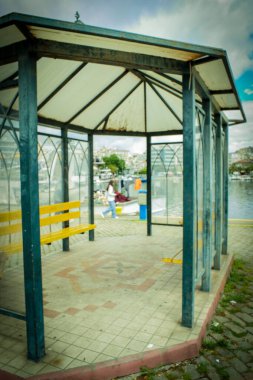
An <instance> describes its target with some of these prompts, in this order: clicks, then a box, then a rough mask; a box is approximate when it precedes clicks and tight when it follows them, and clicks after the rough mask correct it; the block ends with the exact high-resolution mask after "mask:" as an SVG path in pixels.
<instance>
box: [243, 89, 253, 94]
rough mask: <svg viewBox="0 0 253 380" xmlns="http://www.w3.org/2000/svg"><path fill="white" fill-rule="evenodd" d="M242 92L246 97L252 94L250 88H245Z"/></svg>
mask: <svg viewBox="0 0 253 380" xmlns="http://www.w3.org/2000/svg"><path fill="white" fill-rule="evenodd" d="M244 92H245V94H247V95H252V94H253V90H251V89H250V88H245V90H244Z"/></svg>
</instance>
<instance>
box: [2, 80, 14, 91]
mask: <svg viewBox="0 0 253 380" xmlns="http://www.w3.org/2000/svg"><path fill="white" fill-rule="evenodd" d="M17 87H18V80H17V79H13V80H5V81H3V82H1V83H0V90H8V89H10V88H17Z"/></svg>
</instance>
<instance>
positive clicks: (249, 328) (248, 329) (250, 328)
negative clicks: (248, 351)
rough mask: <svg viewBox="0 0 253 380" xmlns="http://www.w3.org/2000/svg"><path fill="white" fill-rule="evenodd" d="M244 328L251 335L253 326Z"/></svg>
mask: <svg viewBox="0 0 253 380" xmlns="http://www.w3.org/2000/svg"><path fill="white" fill-rule="evenodd" d="M246 330H247V331H248V332H249V333H250V334H252V335H253V327H248V326H247V327H246Z"/></svg>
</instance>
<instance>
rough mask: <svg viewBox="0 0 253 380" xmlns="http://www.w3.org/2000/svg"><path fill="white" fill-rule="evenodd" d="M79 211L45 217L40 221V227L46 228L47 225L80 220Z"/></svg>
mask: <svg viewBox="0 0 253 380" xmlns="http://www.w3.org/2000/svg"><path fill="white" fill-rule="evenodd" d="M80 215H81V214H80V211H73V212H64V213H62V214H58V215H52V216H47V217H45V218H41V219H40V226H41V227H42V226H48V225H49V224H55V223H60V222H65V221H66V220H70V219H78V218H80Z"/></svg>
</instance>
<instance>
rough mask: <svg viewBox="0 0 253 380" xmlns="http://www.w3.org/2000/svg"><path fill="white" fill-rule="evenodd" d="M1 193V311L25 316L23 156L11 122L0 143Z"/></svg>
mask: <svg viewBox="0 0 253 380" xmlns="http://www.w3.org/2000/svg"><path fill="white" fill-rule="evenodd" d="M2 122H3V120H2V119H0V125H1V124H2ZM0 193H1V197H0V289H1V290H0V308H5V309H7V310H12V311H14V312H18V313H23V314H24V313H25V301H24V279H23V272H24V271H23V254H22V234H21V231H22V220H21V191H20V155H19V145H18V132H17V131H14V129H13V123H12V122H11V121H10V120H9V119H8V118H7V119H6V121H5V124H4V128H3V130H2V135H1V139H0ZM10 211H17V212H18V213H19V215H17V218H15V220H10V218H8V217H7V215H10V214H9V212H10ZM4 216H5V217H4ZM14 228H15V230H14Z"/></svg>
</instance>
